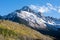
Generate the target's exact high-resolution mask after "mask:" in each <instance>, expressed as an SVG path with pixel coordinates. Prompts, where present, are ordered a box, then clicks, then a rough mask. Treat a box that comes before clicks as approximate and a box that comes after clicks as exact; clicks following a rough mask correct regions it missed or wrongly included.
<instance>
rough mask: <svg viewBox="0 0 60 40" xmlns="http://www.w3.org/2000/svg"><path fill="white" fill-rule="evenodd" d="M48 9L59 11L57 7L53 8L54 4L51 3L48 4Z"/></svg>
mask: <svg viewBox="0 0 60 40" xmlns="http://www.w3.org/2000/svg"><path fill="white" fill-rule="evenodd" d="M47 7H48V8H49V9H50V10H55V11H56V10H57V9H56V7H55V6H53V5H52V4H50V3H47Z"/></svg>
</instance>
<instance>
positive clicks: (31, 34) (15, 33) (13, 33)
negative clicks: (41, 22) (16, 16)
mask: <svg viewBox="0 0 60 40" xmlns="http://www.w3.org/2000/svg"><path fill="white" fill-rule="evenodd" d="M0 40H53V39H52V38H50V37H48V36H45V35H43V34H41V33H39V32H37V31H35V30H33V29H31V28H29V27H26V26H25V25H24V24H18V23H15V22H11V21H8V20H0Z"/></svg>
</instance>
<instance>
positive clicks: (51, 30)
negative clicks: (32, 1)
mask: <svg viewBox="0 0 60 40" xmlns="http://www.w3.org/2000/svg"><path fill="white" fill-rule="evenodd" d="M3 17H4V19H5V20H10V21H13V22H17V23H20V24H24V25H26V26H28V27H30V28H33V29H34V30H37V31H39V32H41V33H43V34H48V35H51V36H53V37H57V38H59V37H60V30H59V29H60V19H57V18H53V17H49V16H44V15H43V13H40V12H35V11H34V10H32V9H31V8H30V7H29V6H24V7H23V8H21V9H19V10H15V11H14V12H12V13H10V14H8V15H5V16H3Z"/></svg>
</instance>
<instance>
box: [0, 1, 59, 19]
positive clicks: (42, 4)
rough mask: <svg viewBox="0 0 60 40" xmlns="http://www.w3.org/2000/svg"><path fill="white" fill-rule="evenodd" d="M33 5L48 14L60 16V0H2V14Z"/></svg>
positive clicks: (0, 9)
mask: <svg viewBox="0 0 60 40" xmlns="http://www.w3.org/2000/svg"><path fill="white" fill-rule="evenodd" d="M26 5H30V6H31V5H32V6H34V7H35V8H36V10H38V11H40V12H42V13H43V14H44V15H46V16H52V17H56V18H60V0H0V15H7V14H8V13H11V12H13V11H14V10H17V9H20V8H22V7H23V6H26Z"/></svg>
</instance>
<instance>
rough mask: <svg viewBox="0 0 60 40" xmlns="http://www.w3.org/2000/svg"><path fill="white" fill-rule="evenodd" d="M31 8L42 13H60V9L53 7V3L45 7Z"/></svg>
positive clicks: (31, 6) (34, 6)
mask: <svg viewBox="0 0 60 40" xmlns="http://www.w3.org/2000/svg"><path fill="white" fill-rule="evenodd" d="M30 8H31V9H33V10H36V11H38V12H41V13H48V12H51V11H56V12H57V13H60V7H59V6H55V5H52V4H51V3H47V4H46V5H43V6H36V5H30Z"/></svg>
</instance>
